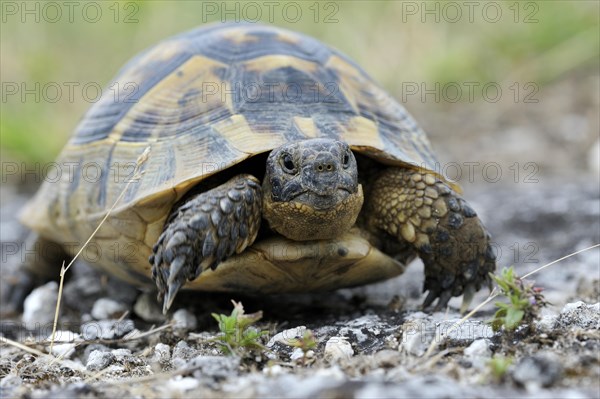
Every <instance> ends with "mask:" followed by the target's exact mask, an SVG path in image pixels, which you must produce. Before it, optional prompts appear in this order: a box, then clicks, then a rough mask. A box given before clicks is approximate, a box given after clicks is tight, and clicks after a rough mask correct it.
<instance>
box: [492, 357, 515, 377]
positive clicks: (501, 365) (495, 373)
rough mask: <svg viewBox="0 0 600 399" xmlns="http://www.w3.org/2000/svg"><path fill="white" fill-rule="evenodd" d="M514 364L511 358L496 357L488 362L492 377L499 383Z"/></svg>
mask: <svg viewBox="0 0 600 399" xmlns="http://www.w3.org/2000/svg"><path fill="white" fill-rule="evenodd" d="M512 362H513V359H512V358H511V357H505V356H502V355H495V356H494V357H493V358H491V359H490V360H489V362H488V369H489V372H490V374H491V376H492V377H493V378H494V379H495V380H496V381H497V382H500V381H502V380H503V379H504V376H505V375H506V373H507V371H508V368H509V367H510V365H511V364H512Z"/></svg>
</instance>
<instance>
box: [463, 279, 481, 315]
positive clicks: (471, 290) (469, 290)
mask: <svg viewBox="0 0 600 399" xmlns="http://www.w3.org/2000/svg"><path fill="white" fill-rule="evenodd" d="M476 292H477V287H476V286H475V284H474V283H472V282H471V283H468V284H467V286H466V287H465V290H464V291H463V301H462V304H461V305H460V313H461V314H463V313H465V312H466V311H467V309H468V308H469V305H470V304H471V301H473V296H475V293H476Z"/></svg>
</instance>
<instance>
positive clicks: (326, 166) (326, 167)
mask: <svg viewBox="0 0 600 399" xmlns="http://www.w3.org/2000/svg"><path fill="white" fill-rule="evenodd" d="M316 169H317V171H319V172H325V171H327V172H331V171H334V170H335V165H333V163H330V162H321V163H318V164H317V165H316Z"/></svg>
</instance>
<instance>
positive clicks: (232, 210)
mask: <svg viewBox="0 0 600 399" xmlns="http://www.w3.org/2000/svg"><path fill="white" fill-rule="evenodd" d="M261 201H262V193H261V187H260V183H259V182H258V180H257V179H256V178H255V177H253V176H251V175H239V176H236V177H234V178H233V179H231V180H229V181H228V182H226V183H224V184H222V185H220V186H218V187H216V188H214V189H212V190H209V191H206V192H203V193H201V194H198V195H196V196H194V197H191V198H189V199H188V200H186V201H185V202H184V203H183V204H182V205H178V206H177V207H176V208H174V209H173V210H172V211H171V215H170V216H169V218H168V219H167V222H166V223H165V227H164V230H163V232H162V234H161V235H160V237H159V238H158V241H157V243H156V244H155V245H154V247H153V248H152V250H153V252H154V253H153V254H152V255H151V256H150V259H149V261H150V263H151V264H152V277H153V279H154V281H155V282H156V285H157V287H158V300H159V301H161V300H164V302H163V312H164V313H166V312H167V310H168V309H169V307H170V306H171V304H172V303H173V299H175V295H176V294H177V291H179V289H180V288H181V286H182V285H183V284H184V283H185V281H186V280H190V281H191V280H194V279H195V278H197V277H198V276H199V275H200V273H201V272H202V271H203V270H206V269H208V268H211V269H213V270H214V269H215V268H216V267H217V266H218V264H219V263H220V262H222V261H223V260H225V259H226V258H227V257H229V256H231V255H233V254H234V253H240V252H242V251H243V250H244V249H245V248H246V247H247V246H248V245H251V244H252V242H254V240H255V239H256V235H257V234H258V229H259V227H260V220H261Z"/></svg>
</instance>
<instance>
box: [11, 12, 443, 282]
mask: <svg viewBox="0 0 600 399" xmlns="http://www.w3.org/2000/svg"><path fill="white" fill-rule="evenodd" d="M111 87H118V88H119V92H118V93H115V91H114V90H106V91H105V92H104V94H103V96H102V97H101V99H100V100H99V101H98V102H97V103H96V104H94V105H93V106H92V107H91V108H90V109H89V111H88V112H87V114H86V115H85V117H84V118H83V120H82V121H81V122H80V124H79V126H78V127H77V129H76V131H75V134H74V135H73V136H72V138H71V139H70V141H69V142H68V144H67V145H66V147H65V148H64V150H63V151H62V153H61V154H60V157H59V159H58V160H57V163H58V165H59V166H60V167H61V172H62V173H61V176H60V180H59V181H53V182H49V181H47V182H45V183H44V184H43V185H42V187H41V189H40V190H39V192H38V194H37V195H36V196H35V197H34V199H33V200H32V201H31V202H30V203H29V204H28V205H27V206H26V207H25V209H24V211H23V213H22V220H23V222H24V223H25V224H26V225H28V226H29V227H30V228H32V229H33V230H36V231H38V232H39V233H40V234H42V235H43V236H46V237H50V238H52V239H54V240H55V241H60V242H62V243H73V245H72V248H75V249H76V248H78V247H81V246H82V245H83V243H84V242H85V241H86V239H87V238H88V237H89V236H90V234H91V233H92V232H93V231H94V229H95V228H96V227H97V226H98V224H99V223H100V221H101V220H102V218H103V217H104V216H105V215H106V214H107V212H108V210H109V209H110V208H111V206H113V204H114V203H115V201H116V200H117V197H119V195H120V194H121V193H122V192H123V191H124V193H123V197H122V199H120V201H119V202H118V204H117V206H116V207H115V208H114V209H113V210H112V211H111V213H110V217H109V218H108V219H107V220H106V221H105V222H104V223H103V224H102V227H101V228H100V230H99V231H98V233H97V234H96V235H95V237H94V239H93V241H92V242H91V243H90V245H88V247H87V249H86V253H87V255H88V256H87V258H88V260H90V259H92V260H93V259H96V258H97V259H99V261H98V263H99V265H100V266H102V267H104V268H106V269H108V270H109V271H110V272H111V273H114V274H117V275H120V276H121V277H123V278H126V279H128V280H136V282H138V283H139V282H140V281H142V280H146V279H145V278H144V279H140V278H138V277H139V276H148V275H149V270H150V265H149V264H148V262H147V257H148V255H149V254H150V253H151V247H152V245H153V244H154V243H155V242H156V240H157V238H158V236H159V235H160V233H161V231H162V228H163V224H164V221H165V219H166V218H167V216H168V214H169V211H170V209H171V208H172V206H173V204H174V203H175V202H176V201H177V200H179V199H180V198H181V197H182V196H183V195H184V194H185V193H186V192H188V191H189V190H190V189H191V188H192V187H194V186H196V185H198V183H199V182H201V181H203V180H204V179H206V178H207V177H209V176H213V175H216V174H218V173H219V172H223V171H224V170H226V169H229V168H232V167H233V166H234V165H237V164H240V163H242V162H243V161H245V160H247V159H248V158H251V157H254V156H257V155H259V154H263V153H267V152H269V151H271V150H272V149H274V148H276V147H278V146H279V145H281V144H283V143H286V142H289V141H295V140H301V139H305V138H314V137H330V138H336V139H339V140H342V141H345V142H347V143H348V144H349V145H350V146H351V148H352V149H353V151H355V152H356V153H360V154H364V155H366V156H369V157H371V158H374V159H376V160H377V161H380V162H382V163H385V164H402V165H409V164H410V165H413V166H414V167H418V168H422V169H427V170H430V171H434V165H435V162H436V161H435V157H434V155H433V153H432V152H431V150H430V144H429V141H428V139H427V137H426V136H425V133H424V132H423V130H422V129H420V128H419V126H418V125H417V124H416V123H415V121H414V120H413V118H412V117H411V116H410V115H409V114H408V113H407V112H406V111H405V109H404V108H403V107H402V106H401V105H400V104H399V103H398V102H396V101H395V100H394V99H393V98H392V97H391V96H390V95H388V94H387V93H386V92H385V91H384V90H383V89H381V88H380V87H379V86H378V85H377V84H376V83H375V82H374V81H373V80H372V79H371V78H370V77H369V76H368V75H367V74H366V73H365V72H364V71H363V70H362V69H361V68H360V67H358V66H357V65H356V64H355V63H354V62H353V61H351V60H350V59H348V58H347V57H346V56H344V55H342V54H341V53H340V52H338V51H336V50H334V49H332V48H330V47H328V46H326V45H324V44H323V43H321V42H319V41H317V40H315V39H313V38H310V37H308V36H305V35H302V34H298V33H294V32H291V31H288V30H284V29H280V28H275V27H270V26H260V25H240V24H219V25H212V26H206V27H201V28H199V29H195V30H192V31H190V32H187V33H184V34H181V35H178V36H175V37H172V38H169V39H166V40H164V41H162V42H160V43H158V44H157V45H155V46H154V47H151V48H149V49H147V50H146V51H144V52H142V53H141V54H139V55H137V56H136V57H134V58H133V59H132V60H131V61H130V62H129V63H127V64H126V65H125V66H124V67H123V69H122V70H121V71H120V72H119V74H118V75H117V77H116V78H115V79H114V82H112V83H111ZM148 147H149V148H150V151H151V152H150V155H149V157H148V159H147V160H146V162H145V163H144V164H143V165H142V170H143V175H142V177H141V178H140V179H139V180H138V181H136V182H134V183H131V184H129V185H128V181H129V179H130V177H131V174H132V172H133V169H134V166H135V161H136V159H137V157H138V156H139V155H140V154H142V153H143V152H144V150H145V149H146V148H148ZM217 178H218V177H217ZM353 240H354V241H356V240H360V238H359V236H358V235H354V236H351V237H347V238H344V239H340V240H338V241H337V243H338V244H340V245H341V244H344V245H346V244H350V243H351V242H354V241H353ZM361 245H363V247H364V246H365V245H367V244H365V243H364V242H363V243H362V244H361ZM346 246H347V245H346ZM367 246H368V245H367ZM359 247H360V245H358V246H357V248H359ZM363 249H364V250H360V249H356V251H358V252H360V251H363V252H362V255H360V254H359V253H358V252H357V255H356V256H363V257H364V256H366V255H365V254H366V253H367V252H369V251H373V250H375V249H374V248H371V247H368V248H363ZM365 251H367V252H365ZM84 254H85V253H84ZM378 256H379V255H378ZM382 256H386V255H383V254H382ZM115 265H116V266H117V267H115ZM119 266H124V267H119ZM220 268H221V267H220ZM223 269H226V267H223Z"/></svg>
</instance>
